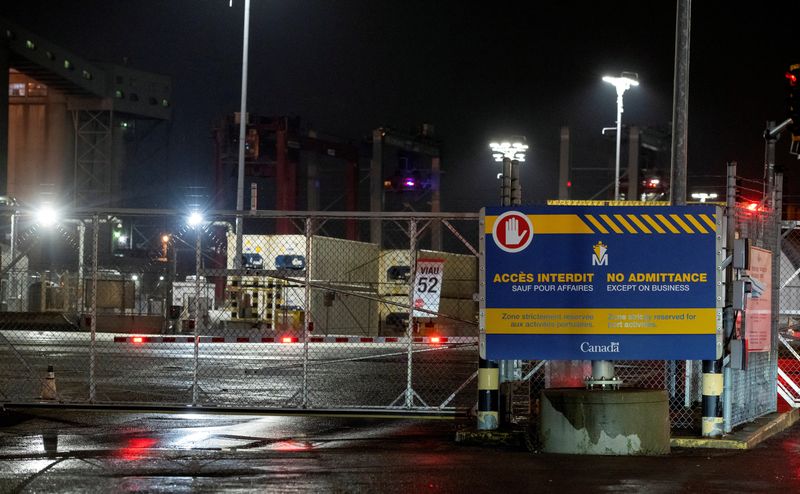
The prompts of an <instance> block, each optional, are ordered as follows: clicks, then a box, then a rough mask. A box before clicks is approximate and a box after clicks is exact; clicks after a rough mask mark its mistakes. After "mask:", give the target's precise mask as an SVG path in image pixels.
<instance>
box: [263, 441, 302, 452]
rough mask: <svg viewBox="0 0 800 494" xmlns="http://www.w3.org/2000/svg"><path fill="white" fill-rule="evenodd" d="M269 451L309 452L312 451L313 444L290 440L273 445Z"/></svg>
mask: <svg viewBox="0 0 800 494" xmlns="http://www.w3.org/2000/svg"><path fill="white" fill-rule="evenodd" d="M269 449H274V450H275V451H309V450H311V444H309V443H306V442H303V441H293V440H291V439H290V440H288V441H278V442H277V443H273V444H271V445H270V446H269Z"/></svg>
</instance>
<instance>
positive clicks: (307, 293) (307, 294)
mask: <svg viewBox="0 0 800 494" xmlns="http://www.w3.org/2000/svg"><path fill="white" fill-rule="evenodd" d="M311 221H312V220H311V217H310V216H309V217H306V225H305V234H306V279H305V287H303V303H304V304H305V313H304V314H303V408H308V332H309V331H308V328H309V324H311V262H310V260H311V234H312V231H311V228H312V224H311Z"/></svg>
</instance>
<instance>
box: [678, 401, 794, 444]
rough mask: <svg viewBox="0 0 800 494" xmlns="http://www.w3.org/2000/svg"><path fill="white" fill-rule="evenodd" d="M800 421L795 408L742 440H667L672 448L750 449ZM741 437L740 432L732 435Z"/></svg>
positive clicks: (728, 438) (704, 438)
mask: <svg viewBox="0 0 800 494" xmlns="http://www.w3.org/2000/svg"><path fill="white" fill-rule="evenodd" d="M798 420H800V409H797V408H795V409H794V410H790V411H788V412H786V413H782V414H780V415H777V416H776V417H774V418H772V419H771V420H770V421H769V422H767V423H765V424H763V425H762V426H761V427H759V428H758V429H756V430H754V431H752V432H750V433H748V434H747V436H746V437H744V438H742V439H733V438H731V437H726V438H721V439H712V438H708V437H673V438H670V440H669V445H670V447H673V448H713V449H750V448H753V447H755V446H757V445H758V444H760V443H762V442H763V441H766V440H767V439H769V438H770V437H772V436H774V435H775V434H778V433H780V432H783V431H785V430H786V429H788V428H789V427H791V426H793V425H794V424H795V423H796V422H797V421H798ZM737 434H738V435H742V433H741V432H739V433H734V434H733V435H737Z"/></svg>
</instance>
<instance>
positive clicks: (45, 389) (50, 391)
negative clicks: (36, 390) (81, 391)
mask: <svg viewBox="0 0 800 494" xmlns="http://www.w3.org/2000/svg"><path fill="white" fill-rule="evenodd" d="M41 398H42V399H43V400H55V399H56V398H58V392H57V391H56V372H55V371H54V370H53V366H52V365H48V366H47V377H45V378H44V379H43V380H42V396H41Z"/></svg>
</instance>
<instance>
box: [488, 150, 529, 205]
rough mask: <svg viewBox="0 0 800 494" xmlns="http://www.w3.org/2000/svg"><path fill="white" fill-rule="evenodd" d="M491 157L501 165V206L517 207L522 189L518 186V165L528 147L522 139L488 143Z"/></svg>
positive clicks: (523, 158) (520, 199) (523, 159)
mask: <svg viewBox="0 0 800 494" xmlns="http://www.w3.org/2000/svg"><path fill="white" fill-rule="evenodd" d="M489 149H491V150H492V157H493V158H494V160H495V161H496V162H498V163H503V172H502V174H501V177H502V183H501V188H500V199H501V204H502V205H503V206H512V205H513V206H517V205H519V204H520V203H521V202H522V187H521V186H520V184H519V164H520V163H522V162H523V161H525V154H526V153H527V152H528V145H527V144H526V143H525V138H524V137H517V138H515V139H514V140H513V142H512V141H501V142H491V143H489Z"/></svg>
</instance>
